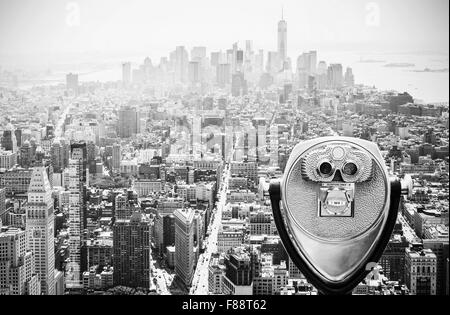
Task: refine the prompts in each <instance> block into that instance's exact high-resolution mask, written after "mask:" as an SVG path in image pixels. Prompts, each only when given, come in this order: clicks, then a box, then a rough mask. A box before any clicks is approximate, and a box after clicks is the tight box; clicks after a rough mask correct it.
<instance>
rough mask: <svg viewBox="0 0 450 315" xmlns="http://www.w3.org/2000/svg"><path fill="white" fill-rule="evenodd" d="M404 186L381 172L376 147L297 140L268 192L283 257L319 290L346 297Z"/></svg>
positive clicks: (407, 187) (375, 250)
mask: <svg viewBox="0 0 450 315" xmlns="http://www.w3.org/2000/svg"><path fill="white" fill-rule="evenodd" d="M411 188H412V181H411V178H410V177H408V178H406V177H405V179H404V180H400V179H398V178H392V177H390V176H389V174H388V171H387V169H386V166H385V162H384V160H383V157H382V156H381V153H380V151H379V149H378V147H377V145H376V144H374V143H372V142H369V141H365V140H361V139H356V138H346V137H325V138H318V139H314V140H308V141H304V142H301V143H299V144H298V145H297V146H296V147H295V148H294V150H293V151H292V154H291V156H290V158H289V161H288V163H287V165H286V170H285V173H284V176H283V178H282V180H281V181H279V180H273V181H272V182H271V184H270V188H269V192H270V198H271V202H272V210H273V215H274V220H275V223H276V226H277V229H278V233H279V235H280V237H281V240H282V242H283V245H284V247H285V249H286V251H287V252H288V254H289V256H290V257H291V260H292V261H293V262H294V263H295V264H296V265H297V267H298V268H299V269H300V271H302V273H303V274H304V275H305V277H306V278H307V279H308V281H309V282H310V283H311V284H313V285H314V286H315V287H316V288H317V289H318V290H319V292H320V293H321V294H349V293H351V291H352V290H353V288H354V287H355V286H356V285H357V284H358V283H359V282H360V281H361V280H363V279H364V277H366V276H367V274H368V273H369V272H370V270H371V268H370V267H371V266H373V265H374V263H376V262H378V260H379V259H380V257H381V255H382V254H383V251H384V249H385V247H386V245H387V243H388V242H389V239H390V236H391V233H392V230H393V228H394V225H395V222H396V219H397V212H398V206H399V202H400V198H401V195H402V194H406V193H410V192H411ZM280 204H281V205H280ZM368 266H369V267H368Z"/></svg>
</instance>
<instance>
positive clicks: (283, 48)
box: [278, 12, 287, 66]
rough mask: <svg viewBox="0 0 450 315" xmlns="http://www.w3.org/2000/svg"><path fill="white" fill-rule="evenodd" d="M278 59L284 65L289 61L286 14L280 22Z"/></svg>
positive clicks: (282, 15)
mask: <svg viewBox="0 0 450 315" xmlns="http://www.w3.org/2000/svg"><path fill="white" fill-rule="evenodd" d="M278 57H279V58H280V61H281V63H282V65H283V66H284V62H285V61H286V59H287V23H286V21H285V20H284V14H283V12H282V14H281V21H279V22H278Z"/></svg>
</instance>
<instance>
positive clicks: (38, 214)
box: [26, 167, 55, 295]
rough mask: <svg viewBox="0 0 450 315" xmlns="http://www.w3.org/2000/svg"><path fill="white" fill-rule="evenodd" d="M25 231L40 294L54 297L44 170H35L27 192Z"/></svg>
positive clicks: (50, 215) (51, 217)
mask: <svg viewBox="0 0 450 315" xmlns="http://www.w3.org/2000/svg"><path fill="white" fill-rule="evenodd" d="M26 222H27V223H26V231H27V238H28V246H29V249H30V250H31V251H32V252H33V254H34V262H35V267H36V273H37V274H38V275H39V280H40V285H41V293H42V294H47V295H54V294H55V244H54V233H53V230H54V222H55V218H54V215H53V198H52V189H51V186H50V182H49V180H48V176H47V172H46V170H45V167H36V168H34V170H33V174H32V176H31V181H30V186H29V188H28V204H27V221H26Z"/></svg>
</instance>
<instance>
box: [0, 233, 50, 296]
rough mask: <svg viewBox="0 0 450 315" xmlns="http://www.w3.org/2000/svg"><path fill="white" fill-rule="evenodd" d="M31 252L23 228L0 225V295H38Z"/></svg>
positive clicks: (38, 286)
mask: <svg viewBox="0 0 450 315" xmlns="http://www.w3.org/2000/svg"><path fill="white" fill-rule="evenodd" d="M34 267H35V266H34V259H33V253H32V252H31V251H29V250H27V236H26V232H25V231H24V230H21V229H18V228H12V227H9V228H8V227H3V228H2V227H0V295H25V294H27V295H40V293H41V286H40V283H39V276H38V275H37V274H36V273H35V268H34Z"/></svg>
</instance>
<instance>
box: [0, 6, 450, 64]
mask: <svg viewBox="0 0 450 315" xmlns="http://www.w3.org/2000/svg"><path fill="white" fill-rule="evenodd" d="M432 1H433V5H429V2H427V3H425V2H424V1H420V0H394V1H392V0H391V1H387V0H380V1H372V2H371V1H361V0H345V1H344V2H342V1H336V0H319V1H318V2H317V1H315V2H314V3H310V2H305V1H291V0H285V1H277V2H276V3H274V2H273V1H270V2H269V1H258V2H256V1H254V0H248V1H245V2H238V1H235V0H231V2H232V3H229V2H227V3H226V4H225V3H220V2H218V1H208V2H205V1H203V0H195V1H194V3H193V2H190V4H189V5H185V4H184V3H183V2H180V1H178V0H171V1H167V2H164V3H155V2H152V3H149V2H145V1H142V0H132V1H127V2H123V1H122V2H121V1H118V0H113V1H107V2H106V1H103V0H96V1H89V2H88V1H85V0H79V1H64V2H62V1H57V2H55V1H53V0H44V1H39V3H34V1H29V0H19V1H14V2H13V3H11V2H10V1H8V0H2V1H0V58H1V59H0V63H1V64H2V65H3V66H7V64H6V65H5V63H8V62H9V61H10V60H15V59H20V58H23V59H24V60H27V59H28V58H29V57H30V55H39V56H41V57H47V58H49V59H51V57H54V56H58V55H67V54H73V55H78V58H82V56H81V53H88V54H94V55H95V54H98V56H99V57H102V56H103V57H104V56H108V55H122V54H139V53H141V54H142V53H145V54H148V55H149V56H150V57H151V58H152V59H154V60H159V58H160V57H162V56H167V53H168V52H169V51H171V50H172V49H173V48H174V47H175V46H178V45H184V46H190V47H192V46H205V47H207V48H208V50H209V51H214V50H219V49H225V48H226V47H228V46H230V45H231V44H232V43H234V42H240V43H244V41H245V40H247V39H249V40H252V41H253V45H254V47H256V48H258V49H259V48H260V49H264V51H265V52H267V51H275V50H276V49H277V42H276V40H275V36H274V35H275V34H276V29H274V25H276V23H278V21H279V20H280V19H281V15H282V10H283V8H284V19H285V20H286V21H287V28H288V32H287V36H288V42H289V45H288V51H287V54H288V56H289V57H290V58H291V59H292V60H295V59H296V58H297V56H298V55H299V54H300V53H301V52H303V51H308V50H313V49H316V50H323V51H346V50H352V51H361V52H364V51H367V52H381V51H384V52H405V51H409V52H410V51H413V52H423V51H433V52H438V53H444V54H445V53H447V54H448V43H449V42H448V34H449V29H448V14H446V12H448V1H445V0H432ZM406 3H407V5H408V10H404V9H403V8H404V5H405V4H406ZM174 7H176V8H179V9H178V10H171V11H170V9H171V8H174ZM169 12H170V14H169ZM217 12H220V13H217ZM12 17H14V19H12ZM401 20H404V21H414V23H398V22H399V21H401ZM230 21H233V23H230ZM252 26H253V27H252ZM411 33H414V34H416V35H417V36H416V37H415V39H416V40H414V41H411V40H410V39H409V38H408V37H409V35H410V34H411ZM42 34H45V36H42ZM130 35H132V36H130ZM44 59H45V58H44ZM43 62H44V61H43Z"/></svg>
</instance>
